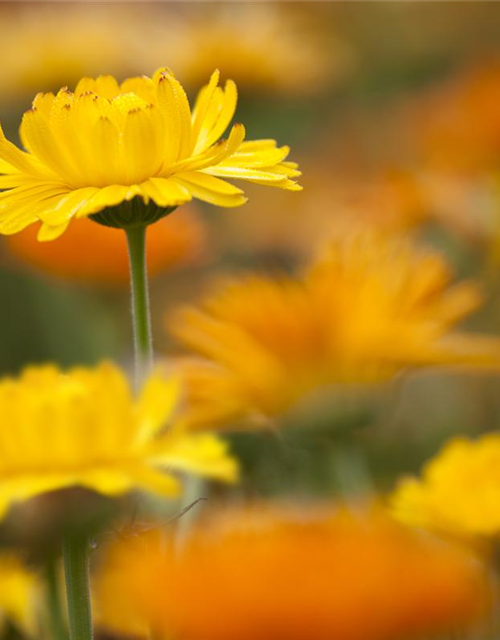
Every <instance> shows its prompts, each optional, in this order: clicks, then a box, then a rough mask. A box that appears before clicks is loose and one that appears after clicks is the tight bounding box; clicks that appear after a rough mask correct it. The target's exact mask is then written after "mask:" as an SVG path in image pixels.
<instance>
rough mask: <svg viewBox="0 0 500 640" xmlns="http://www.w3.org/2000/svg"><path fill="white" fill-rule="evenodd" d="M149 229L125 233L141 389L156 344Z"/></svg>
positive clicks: (138, 384) (144, 228) (133, 229)
mask: <svg viewBox="0 0 500 640" xmlns="http://www.w3.org/2000/svg"><path fill="white" fill-rule="evenodd" d="M146 228H147V227H146V226H134V227H129V228H127V229H126V230H125V233H126V234H127V244H128V256H129V264H130V283H131V289H132V322H133V329H134V350H135V372H136V384H137V386H138V387H139V386H140V385H141V383H142V381H143V380H144V378H145V377H146V376H147V375H148V373H149V372H150V371H151V368H152V366H153V340H152V336H151V317H150V312H149V292H148V274H147V266H146Z"/></svg>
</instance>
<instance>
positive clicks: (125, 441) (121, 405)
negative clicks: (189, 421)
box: [0, 363, 236, 516]
mask: <svg viewBox="0 0 500 640" xmlns="http://www.w3.org/2000/svg"><path fill="white" fill-rule="evenodd" d="M177 396H178V384H177V382H176V381H175V380H165V379H164V378H163V377H161V376H160V375H159V374H156V375H153V376H152V377H150V378H149V380H148V381H147V382H146V383H145V385H144V388H143V391H142V393H141V395H140V397H139V398H138V399H137V400H134V399H133V397H132V394H131V390H130V387H129V384H128V382H127V380H126V378H125V376H124V375H123V374H122V373H121V372H120V371H119V370H118V369H117V368H116V367H115V366H113V365H111V364H106V363H105V364H102V365H100V366H99V367H97V368H94V369H86V368H75V369H71V370H69V371H68V372H66V373H63V372H61V371H60V370H59V369H57V368H56V367H54V366H50V365H48V366H41V367H31V368H28V369H26V370H25V371H24V373H23V374H22V375H21V377H20V378H19V379H12V378H4V379H3V380H1V381H0V416H1V418H2V425H3V427H2V430H1V431H0V516H1V515H3V514H4V513H5V512H6V511H7V510H8V508H9V507H10V506H11V505H13V504H14V503H17V502H20V501H24V500H27V499H29V498H32V497H34V496H37V495H39V494H42V493H46V492H49V491H54V490H56V489H63V488H69V487H76V486H80V487H84V488H87V489H91V490H94V491H96V492H99V493H102V494H105V495H109V496H113V495H117V494H122V493H125V492H127V491H130V490H133V489H143V490H147V491H152V492H156V493H159V494H161V495H166V496H172V495H176V494H177V493H178V492H179V490H180V482H179V480H178V479H177V478H176V477H175V475H174V474H173V473H172V472H193V473H196V474H201V475H207V476H211V477H214V478H219V479H223V480H234V479H235V475H236V468H235V462H234V461H233V460H232V459H231V458H230V457H229V456H228V454H227V452H226V446H225V444H224V443H223V442H222V441H220V440H218V439H217V438H215V437H212V436H211V435H209V434H204V435H203V437H201V438H200V437H195V436H192V435H189V434H185V433H183V432H182V430H180V429H178V428H176V427H175V425H174V426H172V427H170V429H169V430H167V431H165V427H166V426H167V423H168V422H169V421H171V419H172V412H173V410H174V408H175V404H176V401H177Z"/></svg>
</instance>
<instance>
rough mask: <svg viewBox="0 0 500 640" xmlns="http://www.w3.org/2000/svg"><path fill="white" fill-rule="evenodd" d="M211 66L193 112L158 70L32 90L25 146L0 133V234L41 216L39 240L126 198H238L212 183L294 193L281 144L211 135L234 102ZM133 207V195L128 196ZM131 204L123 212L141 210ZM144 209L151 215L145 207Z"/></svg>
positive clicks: (292, 172)
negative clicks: (251, 184)
mask: <svg viewBox="0 0 500 640" xmlns="http://www.w3.org/2000/svg"><path fill="white" fill-rule="evenodd" d="M218 79H219V73H218V72H217V71H216V72H214V73H213V75H212V77H211V79H210V82H209V84H208V85H207V86H206V87H204V88H203V89H202V90H201V91H200V93H199V95H198V99H197V101H196V104H195V107H194V109H193V112H192V113H191V109H190V106H189V103H188V100H187V97H186V94H185V93H184V90H183V88H182V86H181V85H180V83H179V82H178V81H177V80H176V79H175V78H174V76H173V75H172V73H171V72H170V71H168V70H165V69H160V70H159V71H157V72H156V73H155V74H154V76H153V78H148V77H146V76H142V77H140V78H130V79H128V80H125V82H123V83H122V84H121V85H119V84H118V83H117V81H116V80H115V79H114V78H113V77H112V76H101V77H99V78H97V79H95V80H94V79H91V78H84V79H83V80H81V81H80V82H79V83H78V86H77V88H76V90H75V92H74V93H72V92H71V91H68V90H67V89H66V88H64V89H61V90H60V91H59V92H58V93H57V95H53V94H52V93H40V94H38V95H37V96H36V97H35V99H34V101H33V106H32V108H31V109H30V110H29V111H27V112H26V113H25V114H24V116H23V121H22V124H21V128H20V136H21V140H22V142H23V144H24V146H25V147H26V149H27V152H24V151H21V150H20V149H18V148H17V147H16V146H15V145H13V144H12V143H11V142H9V141H8V140H7V139H6V138H5V136H4V135H3V133H2V132H1V130H0V173H3V174H5V175H4V176H1V177H0V188H4V189H7V191H5V192H4V193H2V194H0V232H1V233H4V234H12V233H16V232H18V231H20V230H21V229H24V228H25V227H27V226H28V225H29V224H31V223H33V222H36V221H37V220H41V221H42V223H43V224H42V226H41V229H40V233H39V239H40V240H51V239H53V238H56V237H57V236H59V235H61V233H63V232H64V230H65V229H66V227H67V226H68V224H69V222H70V221H71V220H72V219H73V218H80V217H83V216H88V215H92V214H96V213H98V212H100V211H102V210H103V209H105V208H106V207H115V206H116V205H118V204H120V203H123V202H130V201H132V200H134V199H135V198H139V199H142V201H143V202H144V203H145V204H146V205H148V204H149V205H151V207H152V210H153V213H154V212H155V211H156V209H157V208H159V209H171V208H173V207H176V206H178V205H180V204H183V203H185V202H188V201H189V200H191V199H192V198H193V197H194V198H199V199H200V200H204V201H206V202H210V203H212V204H216V205H218V206H221V207H237V206H239V205H241V204H244V203H245V202H246V198H245V196H244V194H243V192H242V191H241V189H239V188H237V187H235V186H233V185H232V184H230V183H228V182H226V181H225V180H221V178H238V179H241V180H246V181H249V182H255V183H258V184H264V185H269V186H275V187H280V188H283V189H292V190H297V189H300V187H299V186H298V185H297V184H296V183H295V182H293V180H291V178H293V177H295V176H297V175H299V172H298V171H297V168H296V165H295V164H294V163H290V162H285V158H286V157H287V155H288V153H289V148H288V147H281V148H277V147H276V143H275V142H274V140H256V141H251V142H244V138H245V129H244V127H243V125H241V124H235V125H234V126H233V127H232V129H231V131H230V133H229V136H228V138H227V140H220V138H221V136H222V135H223V134H224V132H225V131H226V129H227V127H228V126H229V123H230V122H231V120H232V118H233V115H234V111H235V109H236V99H237V92H236V86H235V84H234V83H233V82H232V81H230V80H229V81H228V82H227V83H226V85H225V88H221V87H218V86H217V85H218ZM133 204H135V202H134V203H133ZM133 204H132V203H131V204H130V206H129V209H128V215H129V216H130V218H131V220H132V221H135V220H136V219H139V220H140V216H141V213H143V210H142V209H141V207H135V206H133ZM151 215H152V214H151Z"/></svg>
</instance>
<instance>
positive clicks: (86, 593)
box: [63, 530, 93, 640]
mask: <svg viewBox="0 0 500 640" xmlns="http://www.w3.org/2000/svg"><path fill="white" fill-rule="evenodd" d="M88 550H89V542H88V538H87V536H86V535H85V533H82V532H77V531H74V530H71V531H68V532H66V533H65V535H64V540H63V558H64V573H65V578H66V596H67V601H68V621H69V639H70V640H92V638H93V631H92V611H91V606H90V575H89V574H90V572H89V556H88Z"/></svg>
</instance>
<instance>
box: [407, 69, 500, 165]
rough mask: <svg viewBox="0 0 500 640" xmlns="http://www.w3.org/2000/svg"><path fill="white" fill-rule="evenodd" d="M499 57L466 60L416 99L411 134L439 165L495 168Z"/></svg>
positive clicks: (499, 141)
mask: <svg viewBox="0 0 500 640" xmlns="http://www.w3.org/2000/svg"><path fill="white" fill-rule="evenodd" d="M499 76H500V58H498V57H497V58H490V59H489V60H485V61H482V62H481V63H476V64H474V65H470V66H469V67H468V68H466V69H465V70H464V71H462V72H461V73H459V74H458V75H456V76H455V77H453V78H452V79H451V80H450V81H448V83H445V84H444V86H443V85H440V86H439V87H438V88H437V89H435V90H434V91H432V92H431V93H430V94H428V95H426V96H425V97H424V98H423V99H422V100H421V101H420V102H417V104H416V105H415V106H416V109H415V116H416V117H415V122H414V123H413V124H414V125H416V126H414V133H415V138H416V140H417V145H419V146H420V149H421V150H422V152H423V153H424V156H425V158H426V160H427V161H428V162H430V163H431V164H433V165H434V166H435V167H439V168H441V169H453V170H460V171H464V170H465V171H469V170H471V169H472V170H475V169H478V168H479V169H481V168H483V169H484V168H489V169H493V167H494V166H496V165H497V164H498V161H499V158H500V83H499V81H498V78H499Z"/></svg>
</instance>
